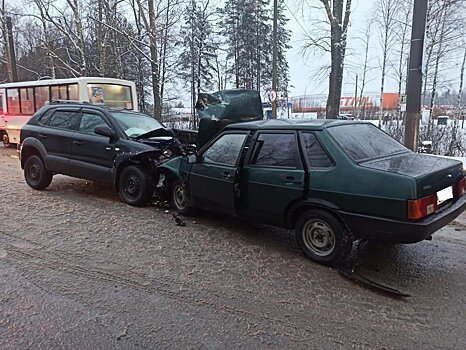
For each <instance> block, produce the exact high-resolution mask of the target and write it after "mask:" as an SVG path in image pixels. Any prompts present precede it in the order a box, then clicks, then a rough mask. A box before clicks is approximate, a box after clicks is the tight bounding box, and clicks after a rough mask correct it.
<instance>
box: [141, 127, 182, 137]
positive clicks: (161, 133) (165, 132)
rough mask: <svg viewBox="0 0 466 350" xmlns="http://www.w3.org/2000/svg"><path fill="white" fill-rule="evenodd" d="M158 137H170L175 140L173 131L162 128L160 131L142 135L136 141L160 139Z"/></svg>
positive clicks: (156, 130)
mask: <svg viewBox="0 0 466 350" xmlns="http://www.w3.org/2000/svg"><path fill="white" fill-rule="evenodd" d="M158 136H169V137H172V138H173V137H174V136H175V135H174V134H173V132H172V131H171V130H167V129H163V128H160V129H155V130H151V131H148V132H146V133H145V134H141V135H139V136H137V137H136V138H135V139H136V140H140V139H149V138H151V137H158Z"/></svg>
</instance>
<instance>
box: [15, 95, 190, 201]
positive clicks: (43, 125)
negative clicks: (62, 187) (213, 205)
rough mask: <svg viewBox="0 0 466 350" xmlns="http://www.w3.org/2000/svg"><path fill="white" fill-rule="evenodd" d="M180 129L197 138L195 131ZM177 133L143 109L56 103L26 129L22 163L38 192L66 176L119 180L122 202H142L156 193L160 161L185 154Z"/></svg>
mask: <svg viewBox="0 0 466 350" xmlns="http://www.w3.org/2000/svg"><path fill="white" fill-rule="evenodd" d="M175 133H176V135H177V136H178V138H184V139H187V140H189V141H191V140H192V137H190V136H191V133H190V131H180V130H175ZM175 133H174V131H173V130H169V129H167V128H165V127H164V126H163V125H162V124H161V123H159V122H158V121H157V120H155V119H153V118H151V117H148V116H146V115H144V114H141V113H137V112H131V111H127V110H112V109H107V108H104V107H99V106H94V105H90V104H87V103H79V102H71V101H56V102H52V103H51V104H49V105H47V106H44V107H42V108H41V109H40V110H39V111H37V113H36V114H35V115H34V116H33V117H32V118H31V119H30V120H29V122H28V123H26V125H25V126H24V127H23V128H22V129H21V135H20V160H21V167H22V168H23V169H24V177H25V180H26V182H27V184H28V185H29V186H30V187H32V188H34V189H37V190H43V189H45V188H47V187H48V186H49V185H50V183H51V181H52V178H53V175H55V174H63V175H68V176H72V177H76V178H81V179H87V180H91V181H97V182H101V183H111V184H114V186H115V189H116V190H117V191H118V193H119V195H120V198H121V199H122V201H123V202H125V203H128V204H130V205H135V206H142V205H145V204H146V203H148V202H149V200H150V199H151V197H152V195H153V192H154V188H155V184H154V172H155V167H156V166H157V164H159V163H160V162H161V161H164V160H166V159H168V158H170V157H174V156H178V155H181V154H183V153H184V152H185V150H184V148H183V145H182V144H181V143H180V141H179V140H178V138H177V137H175ZM194 136H195V135H194ZM186 146H188V147H189V146H190V145H189V144H188V145H186Z"/></svg>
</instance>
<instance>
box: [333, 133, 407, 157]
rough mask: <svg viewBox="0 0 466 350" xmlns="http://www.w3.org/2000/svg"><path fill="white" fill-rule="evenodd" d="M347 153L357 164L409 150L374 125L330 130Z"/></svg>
mask: <svg viewBox="0 0 466 350" xmlns="http://www.w3.org/2000/svg"><path fill="white" fill-rule="evenodd" d="M328 132H329V133H330V134H331V135H332V136H333V137H334V138H335V140H337V142H338V143H339V144H340V146H341V147H342V148H343V149H344V150H345V152H346V153H347V154H348V155H349V156H350V157H351V158H353V160H355V161H356V162H360V161H364V160H369V159H373V158H379V157H385V156H389V155H393V154H396V153H403V152H408V149H407V148H406V147H404V146H403V145H402V144H401V143H399V142H398V141H396V140H395V139H393V138H391V137H390V136H388V135H387V134H386V133H384V132H383V131H381V130H380V129H379V128H377V127H376V126H374V125H372V124H346V125H339V126H335V127H331V128H328Z"/></svg>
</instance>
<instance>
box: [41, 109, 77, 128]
mask: <svg viewBox="0 0 466 350" xmlns="http://www.w3.org/2000/svg"><path fill="white" fill-rule="evenodd" d="M77 119H78V113H77V112H74V111H60V110H58V111H55V113H54V114H53V115H52V116H51V117H50V121H49V123H48V126H51V127H54V128H60V129H70V130H74V129H75V125H76V122H77Z"/></svg>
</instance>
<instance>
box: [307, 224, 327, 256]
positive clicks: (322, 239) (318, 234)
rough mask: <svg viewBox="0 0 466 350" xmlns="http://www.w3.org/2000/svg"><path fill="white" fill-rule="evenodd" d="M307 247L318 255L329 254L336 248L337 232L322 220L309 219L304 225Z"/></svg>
mask: <svg viewBox="0 0 466 350" xmlns="http://www.w3.org/2000/svg"><path fill="white" fill-rule="evenodd" d="M302 236H303V241H304V244H305V245H306V248H307V249H308V250H310V251H311V252H312V253H313V254H315V255H318V256H328V255H330V254H331V253H332V252H333V251H334V250H335V232H333V229H332V228H331V227H330V226H329V225H328V224H327V223H326V222H325V221H321V220H317V219H314V220H309V221H307V222H306V224H305V225H304V227H303V232H302Z"/></svg>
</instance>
